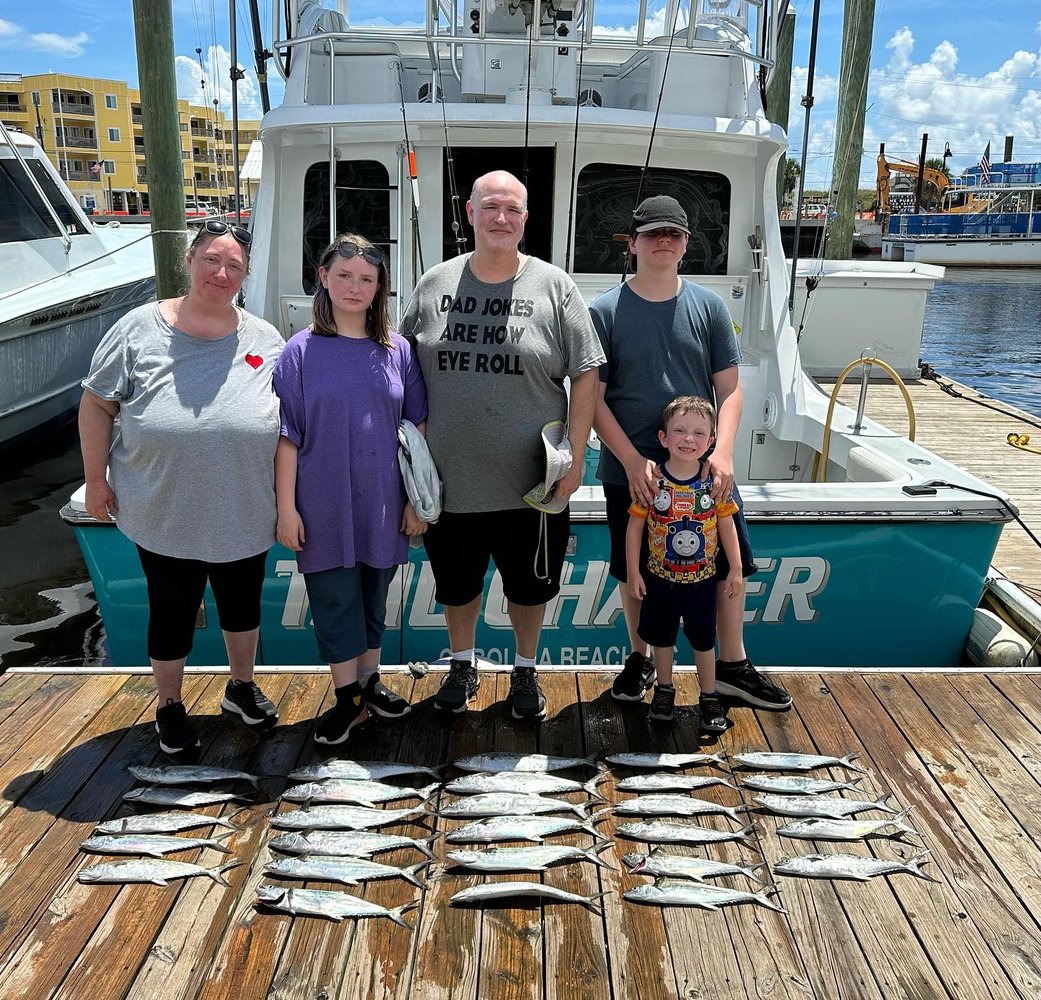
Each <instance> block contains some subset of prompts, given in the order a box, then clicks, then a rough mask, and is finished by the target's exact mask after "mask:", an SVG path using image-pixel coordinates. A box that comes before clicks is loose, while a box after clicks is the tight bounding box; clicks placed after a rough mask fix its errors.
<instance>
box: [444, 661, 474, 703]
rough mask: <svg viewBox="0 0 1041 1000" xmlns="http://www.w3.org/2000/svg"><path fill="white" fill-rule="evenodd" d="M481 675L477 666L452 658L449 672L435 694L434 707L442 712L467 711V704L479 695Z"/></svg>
mask: <svg viewBox="0 0 1041 1000" xmlns="http://www.w3.org/2000/svg"><path fill="white" fill-rule="evenodd" d="M480 686H481V675H480V674H479V673H478V672H477V667H476V666H474V664H472V663H467V662H466V661H465V660H451V661H449V664H448V673H447V674H445V679H444V680H443V681H441V687H440V688H438V691H437V694H436V695H434V708H438V709H440V710H441V711H442V712H465V711H466V706H467V705H468V704H469V703H470V702H471V701H473V700H474V698H476V697H477V689H478V688H479V687H480Z"/></svg>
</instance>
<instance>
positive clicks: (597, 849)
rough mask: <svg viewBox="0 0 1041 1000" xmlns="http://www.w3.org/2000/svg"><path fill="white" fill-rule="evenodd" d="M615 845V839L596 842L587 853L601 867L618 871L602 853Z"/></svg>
mask: <svg viewBox="0 0 1041 1000" xmlns="http://www.w3.org/2000/svg"><path fill="white" fill-rule="evenodd" d="M611 846H613V841H610V840H605V841H604V842H603V843H602V844H594V845H593V846H592V847H591V848H590V849H589V850H588V851H586V854H587V855H588V857H589V859H590V861H592V862H593V864H596V865H599V866H600V867H601V868H608V869H610V870H611V871H613V872H616V871H618V869H617V868H615V866H614V865H609V864H608V863H607V862H606V861H605V860H604V859H603V858H602V857H600V855H601V854H602V853H603V852H604V851H606V850H607V849H608V848H609V847H611Z"/></svg>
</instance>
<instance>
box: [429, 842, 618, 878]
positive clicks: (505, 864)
mask: <svg viewBox="0 0 1041 1000" xmlns="http://www.w3.org/2000/svg"><path fill="white" fill-rule="evenodd" d="M610 846H611V842H610V841H606V842H605V843H603V844H598V845H597V846H596V847H594V848H593V849H592V850H590V851H584V850H582V848H581V847H573V846H571V845H569V844H562V845H560V846H552V845H550V844H543V845H541V846H540V847H489V848H485V849H484V850H483V851H449V852H448V853H447V854H446V855H445V857H446V858H447V859H448V860H449V861H451V862H452V863H453V864H456V865H461V866H462V867H463V868H469V869H470V870H471V871H475V872H544V871H546V870H547V869H548V868H550V867H552V866H553V865H560V864H574V863H575V862H578V861H588V862H590V863H591V864H594V865H599V866H600V867H601V868H610V869H611V871H615V868H614V867H613V866H612V865H609V864H608V863H607V862H606V861H604V859H603V858H601V857H600V852H601V851H606V850H607V849H608V848H609V847H610Z"/></svg>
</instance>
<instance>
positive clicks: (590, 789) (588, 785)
mask: <svg viewBox="0 0 1041 1000" xmlns="http://www.w3.org/2000/svg"><path fill="white" fill-rule="evenodd" d="M602 777H603V775H601V774H597V775H596V777H593V778H590V779H589V780H588V781H586V782H584V783H583V785H582V788H583V790H584V791H585V793H586V795H588V796H589V797H590V798H591V799H596V800H597V801H598V802H606V801H607V799H605V798H604V796H602V795H601V794H600V793H599V792H598V791H597V790H596V786H597V785H599V784H600V780H601V778H602Z"/></svg>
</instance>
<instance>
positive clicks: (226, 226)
mask: <svg viewBox="0 0 1041 1000" xmlns="http://www.w3.org/2000/svg"><path fill="white" fill-rule="evenodd" d="M203 229H204V230H205V231H206V232H208V233H210V234H212V235H213V236H223V235H224V234H225V233H231V235H232V236H234V237H235V239H237V240H238V241H239V243H241V244H242V245H243V246H244V247H248V246H249V245H250V244H251V243H252V242H253V234H252V233H251V232H250V231H249V230H248V229H243V228H242V226H233V225H231V224H230V223H227V222H221V220H220V219H207V220H206V223H205V224H204V225H203Z"/></svg>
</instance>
